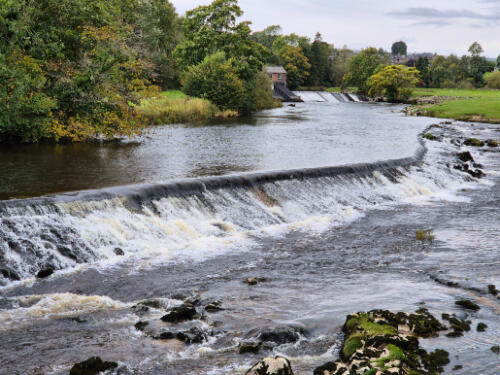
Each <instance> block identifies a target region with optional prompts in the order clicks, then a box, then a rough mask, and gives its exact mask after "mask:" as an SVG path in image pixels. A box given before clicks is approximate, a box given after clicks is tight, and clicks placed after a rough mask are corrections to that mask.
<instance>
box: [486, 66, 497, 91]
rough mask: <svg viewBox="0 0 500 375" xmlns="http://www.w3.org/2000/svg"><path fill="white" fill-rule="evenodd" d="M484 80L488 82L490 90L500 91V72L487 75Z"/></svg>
mask: <svg viewBox="0 0 500 375" xmlns="http://www.w3.org/2000/svg"><path fill="white" fill-rule="evenodd" d="M484 80H485V81H486V86H487V87H488V88H489V89H498V90H500V70H497V71H496V72H493V73H486V74H485V75H484Z"/></svg>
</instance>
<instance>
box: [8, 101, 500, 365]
mask: <svg viewBox="0 0 500 375" xmlns="http://www.w3.org/2000/svg"><path fill="white" fill-rule="evenodd" d="M394 109H397V107H387V106H371V105H364V104H339V105H336V104H331V103H330V104H329V103H317V104H316V103H306V104H303V105H301V106H299V107H297V108H296V109H291V108H285V109H280V110H276V111H270V112H266V113H264V114H260V115H259V116H257V117H256V119H254V120H253V121H254V122H255V124H251V125H249V124H247V125H242V126H236V125H227V124H226V125H221V126H213V127H208V128H191V127H180V126H179V127H164V128H158V129H155V132H157V135H160V136H159V137H157V136H155V137H153V138H152V139H144V140H143V143H141V144H140V145H131V146H126V147H125V148H120V147H118V146H101V147H97V148H95V146H91V147H90V148H89V149H87V151H86V152H84V153H83V154H84V155H86V156H85V158H84V160H90V159H92V158H100V157H102V158H103V159H102V160H107V161H108V162H103V163H101V164H99V163H97V166H98V167H96V170H97V169H99V168H100V169H99V170H100V173H96V176H100V177H102V179H98V178H97V177H92V173H93V172H92V171H88V168H85V166H82V165H80V164H78V163H77V160H78V159H79V158H82V157H83V156H82V152H76V153H75V154H70V155H73V159H72V160H73V161H74V162H75V163H77V165H78V168H80V170H81V171H82V172H81V173H80V174H85V173H86V176H87V178H83V177H82V176H79V173H75V181H74V182H75V185H67V184H62V185H60V187H58V186H56V185H53V184H48V185H43V184H42V182H40V181H44V180H43V179H42V177H39V178H40V179H39V178H38V177H36V176H33V175H31V174H30V173H28V172H27V171H28V170H25V173H26V176H25V178H26V179H28V180H29V179H31V181H33V184H35V182H34V181H39V182H38V184H42V185H41V186H43V189H41V190H39V191H43V192H49V191H60V190H66V189H68V190H72V189H75V188H76V187H71V188H70V187H69V186H78V188H82V187H88V188H97V187H98V186H108V185H113V184H124V183H126V184H128V183H132V182H148V183H152V182H162V183H166V185H163V187H162V188H158V189H152V188H147V189H146V188H142V187H135V188H123V189H119V190H115V191H114V193H113V194H99V193H93V194H91V195H87V196H83V195H70V196H62V197H57V198H54V199H41V200H39V199H35V200H19V201H9V202H0V269H4V270H9V271H10V272H11V275H12V274H15V275H17V276H18V277H19V278H20V279H21V281H13V280H8V279H7V278H6V277H3V278H2V277H1V276H0V285H3V286H2V288H1V289H0V291H1V295H0V363H1V366H0V374H40V373H43V374H67V373H68V370H69V368H70V367H71V365H72V364H73V363H75V362H80V361H82V360H85V359H87V358H88V357H90V356H94V355H99V356H101V357H102V358H103V359H105V360H113V361H117V362H118V363H119V368H118V369H117V370H116V371H115V372H114V374H144V375H146V374H166V375H171V374H172V375H173V374H175V375H177V374H179V375H180V374H200V375H201V374H203V375H219V374H243V373H244V372H245V371H246V369H247V368H248V367H250V366H251V365H252V364H253V363H254V362H255V361H256V360H257V359H258V358H259V357H260V356H262V355H265V354H270V353H274V354H283V355H286V356H287V357H288V358H290V359H291V361H292V366H293V368H294V371H295V373H296V374H298V375H306V374H309V375H310V374H312V370H313V369H314V368H315V367H317V366H319V365H322V364H324V363H325V362H327V361H330V360H333V359H335V358H336V357H337V355H338V349H339V348H340V345H341V343H342V336H341V327H342V324H343V323H344V321H345V317H346V315H347V314H349V313H352V312H356V311H363V310H371V309H377V308H384V309H391V310H394V311H397V310H401V311H414V310H416V309H417V308H419V307H422V306H425V307H427V308H428V309H429V310H430V311H431V312H432V313H433V314H435V315H436V316H438V317H439V316H440V315H441V313H443V312H448V313H456V314H457V315H459V316H461V317H465V316H467V318H468V319H470V320H472V322H473V330H472V331H471V332H468V333H466V334H465V336H464V337H461V338H457V339H450V338H445V337H443V338H439V339H431V340H424V341H423V343H424V345H425V346H426V347H428V348H429V349H431V348H436V347H439V348H444V349H446V350H448V351H449V352H450V353H451V356H450V357H451V359H452V363H451V364H450V365H449V366H447V368H446V372H445V373H446V374H451V373H453V374H458V375H470V374H475V375H479V374H484V375H495V374H499V373H500V357H499V356H497V355H495V354H494V353H492V352H491V351H490V347H492V346H494V345H498V344H500V319H499V316H500V315H499V314H500V303H499V300H498V299H496V298H494V297H493V296H492V295H490V294H488V292H487V285H489V284H495V285H497V288H499V289H500V252H499V247H498V240H499V238H500V237H499V234H498V229H499V228H500V211H499V208H500V184H499V182H500V152H499V151H500V150H498V149H491V148H487V147H485V148H481V149H470V151H471V153H472V154H473V156H474V158H475V159H476V162H478V163H481V164H482V165H483V167H482V168H483V169H484V171H485V172H486V173H487V177H486V178H485V179H482V180H477V179H473V178H471V177H470V176H469V175H468V174H466V173H463V172H459V171H457V170H455V169H454V168H453V165H454V164H456V163H457V156H456V154H457V152H459V151H464V150H466V149H467V148H466V147H463V146H460V144H459V143H457V141H463V139H464V138H466V137H469V136H475V137H478V138H480V139H491V138H500V132H499V131H498V128H495V127H494V126H491V125H475V126H471V125H470V124H463V123H454V124H452V125H444V126H442V127H440V128H433V129H432V130H431V131H432V132H433V133H434V134H436V135H438V136H440V137H442V138H441V142H429V141H425V143H424V145H425V148H426V150H427V152H426V153H425V155H423V154H421V153H419V152H418V150H419V148H420V147H421V144H420V141H419V137H418V134H419V133H420V132H421V131H422V130H423V129H424V128H425V127H426V126H428V125H430V124H431V123H432V120H431V119H414V118H404V117H401V115H400V114H398V113H393V112H392V110H394ZM325 119H327V120H328V121H326V120H325ZM323 120H325V121H323ZM389 134H390V136H388V135H389ZM160 140H162V142H164V144H161V142H160ZM175 145H178V147H179V149H177V148H176V147H174V146H175ZM208 145H211V146H210V147H208ZM203 146H206V147H203ZM81 147H84V146H81ZM86 147H87V146H86ZM47 150H50V151H46V152H47V154H50V157H48V159H47V160H49V159H51V158H53V157H55V156H54V155H55V149H53V148H51V149H47ZM88 150H94V151H88ZM95 150H99V152H95ZM103 150H108V151H106V152H105V151H103ZM141 150H142V151H141ZM3 152H5V151H3ZM14 154H15V152H14ZM129 154H130V158H131V159H130V160H137V163H136V164H134V163H131V162H130V161H129V162H127V161H126V160H127V159H126V157H125V155H129ZM3 155H4V156H3V158H11V159H10V160H15V158H16V157H14V156H13V153H6V154H5V153H4V154H3ZM67 155H68V153H67V152H64V153H63V155H62V156H61V160H63V158H66V157H68V156H67ZM90 155H94V156H92V157H91V156H90ZM96 155H99V156H96ZM103 155H104V156H103ZM106 155H107V156H106ZM132 155H134V157H132ZM148 155H149V156H150V157H149V158H148ZM151 155H154V156H151ZM160 155H163V157H160ZM42 157H43V155H40V158H42ZM402 158H406V159H404V160H399V161H398V160H392V161H390V162H389V161H388V160H389V159H402ZM80 160H81V159H80ZM111 160H114V161H115V163H116V164H113V163H111ZM359 162H363V163H368V164H365V166H364V167H362V168H361V167H360V168H355V169H352V170H340V169H332V170H329V171H328V173H327V172H324V173H322V174H318V175H316V176H315V175H314V174H309V175H308V176H307V177H300V175H299V174H297V173H296V174H294V175H290V176H287V178H281V179H276V178H275V179H269V178H270V177H271V176H272V174H267V175H266V176H267V177H266V178H268V179H267V180H266V179H261V180H250V182H251V183H250V182H249V183H239V184H234V180H231V181H233V182H232V183H229V182H228V181H230V180H227V179H226V180H224V179H219V180H217V179H216V180H210V181H212V182H210V184H208V183H206V185H205V186H206V189H202V190H193V189H191V190H186V186H187V185H185V184H177V185H174V184H172V183H169V182H168V181H166V180H168V179H169V178H170V177H186V176H204V175H213V174H221V173H222V174H224V173H235V172H239V171H247V170H275V169H290V168H295V169H298V168H304V167H319V166H325V165H329V166H332V165H339V164H347V163H359ZM52 164H54V165H56V164H55V163H54V162H52ZM18 165H23V163H21V164H18ZM113 165H115V167H116V168H117V169H118V170H120V168H121V173H118V172H116V174H115V175H113V174H112V172H111V170H112V169H113V168H112V167H111V166H113ZM75 168H76V167H75ZM213 168H215V169H213ZM35 169H36V168H35ZM56 169H57V168H54V169H53V171H56ZM61 170H62V169H59V172H58V173H61ZM106 171H108V172H109V173H108V172H106ZM133 171H135V173H134V172H133ZM214 171H217V172H214ZM342 171H343V172H342ZM54 173H55V172H54ZM127 173H130V174H127ZM41 175H42V176H43V174H41ZM113 176H114V177H113ZM127 176H128V177H127ZM283 176H286V174H284V175H283ZM18 180H19V179H18V178H13V179H12V181H13V182H12V183H11V186H14V185H16V184H20V182H19V181H18ZM71 181H73V180H71ZM95 181H98V182H97V184H98V185H96V182H95ZM203 181H205V182H207V181H208V180H201V182H203ZM214 181H215V182H214ZM217 181H219V182H217ZM242 181H245V178H242ZM85 184H87V185H85ZM101 184H102V185H101ZM17 186H22V185H17ZM26 186H28V185H26ZM1 187H2V188H3V189H5V191H6V194H7V195H9V196H11V195H12V194H13V193H12V191H10V190H8V189H7V188H5V186H3V184H2V186H1ZM174 187H175V188H174ZM183 189H184V190H183ZM28 191H29V189H27V188H26V191H25V192H24V193H23V194H28V195H30V194H35V195H36V194H37V193H36V191H37V190H32V191H30V192H28ZM124 192H128V193H126V194H125V193H124ZM70 198H71V199H70ZM420 229H432V230H433V233H434V235H435V237H436V239H435V241H434V242H433V243H422V242H419V241H416V239H415V232H416V231H417V230H420ZM116 248H120V249H121V250H123V252H124V254H125V255H124V256H117V255H116V254H115V253H114V250H115V249H116ZM46 266H53V267H55V268H56V269H57V272H56V273H55V275H53V276H51V277H50V278H49V279H47V280H36V279H35V278H34V277H33V275H35V274H36V272H38V271H39V270H40V269H42V268H44V267H46ZM248 277H256V278H266V279H267V281H266V282H262V283H260V284H258V285H257V286H249V285H247V284H244V283H243V282H242V280H244V279H246V278H248ZM436 279H440V280H443V281H444V284H446V282H454V283H457V287H448V286H446V285H444V284H441V283H438V282H436V281H435V280H436ZM179 293H180V294H184V295H191V294H193V293H197V294H199V295H200V296H201V298H202V300H204V301H211V300H220V301H221V302H222V307H223V308H224V310H223V311H220V312H215V313H205V317H204V318H203V319H202V320H200V321H195V322H189V323H183V324H181V325H180V326H170V325H169V324H167V323H162V322H160V321H159V318H160V317H161V316H163V315H164V314H165V313H166V311H168V310H169V309H171V308H172V307H173V306H175V305H178V304H179V303H180V302H179V301H178V300H176V299H175V298H174V297H175V295H176V294H179ZM460 298H468V299H472V300H474V301H475V302H476V303H478V304H479V305H480V306H481V310H480V311H479V312H473V313H471V312H465V311H464V310H460V309H457V308H456V306H455V301H456V300H457V299H460ZM146 299H154V300H156V301H157V302H159V304H160V307H159V308H149V309H148V311H145V309H141V308H137V307H134V306H137V304H138V303H140V301H143V300H146ZM157 307H158V306H157ZM75 318H77V319H75ZM140 320H141V321H148V322H150V329H151V330H152V332H153V331H154V332H162V331H165V330H168V329H177V328H184V329H189V328H192V327H193V326H197V327H198V328H200V330H201V331H203V332H205V333H206V334H207V341H205V342H203V343H201V344H195V345H190V346H189V345H184V344H181V343H179V342H175V340H174V341H161V340H154V339H152V338H151V334H149V333H148V331H146V332H144V333H142V332H139V331H138V330H136V329H135V328H134V325H135V324H136V323H137V322H138V321H140ZM478 322H484V323H486V324H487V325H488V329H487V331H486V332H485V333H478V332H476V330H475V327H476V325H477V323H478ZM276 327H288V328H290V327H294V328H295V329H300V332H301V335H300V339H299V341H297V342H296V343H289V344H283V345H278V346H276V347H275V348H274V349H272V350H271V351H270V352H267V353H266V352H264V353H261V354H259V355H252V354H246V355H240V354H238V353H237V347H238V343H239V342H241V341H242V340H245V339H249V338H252V337H255V336H256V335H258V333H259V332H261V331H262V330H264V329H266V328H276ZM455 365H462V366H463V369H462V370H459V371H453V372H452V370H451V369H452V368H453V367H454V366H455Z"/></svg>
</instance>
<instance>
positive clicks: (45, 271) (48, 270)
mask: <svg viewBox="0 0 500 375" xmlns="http://www.w3.org/2000/svg"><path fill="white" fill-rule="evenodd" d="M53 273H54V269H53V268H44V269H43V270H41V271H40V272H38V273H37V274H36V277H37V278H38V279H46V278H47V277H49V276H50V275H52V274H53Z"/></svg>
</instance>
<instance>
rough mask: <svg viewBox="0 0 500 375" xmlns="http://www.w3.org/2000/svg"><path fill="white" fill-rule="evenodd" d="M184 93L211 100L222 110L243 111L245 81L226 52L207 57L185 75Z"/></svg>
mask: <svg viewBox="0 0 500 375" xmlns="http://www.w3.org/2000/svg"><path fill="white" fill-rule="evenodd" d="M184 92H185V93H186V94H188V95H191V96H194V97H199V98H204V99H208V100H210V101H211V102H212V103H214V104H215V105H217V106H218V107H219V108H222V109H233V110H241V109H242V107H243V101H244V97H245V88H244V84H243V81H242V80H241V79H239V78H238V75H237V72H236V70H235V69H234V67H233V61H232V60H231V59H229V60H228V59H226V56H225V54H224V52H217V53H215V54H213V55H210V56H207V57H205V59H204V60H203V61H202V62H201V63H200V64H198V65H195V66H192V67H190V68H189V69H188V71H187V73H186V74H185V75H184Z"/></svg>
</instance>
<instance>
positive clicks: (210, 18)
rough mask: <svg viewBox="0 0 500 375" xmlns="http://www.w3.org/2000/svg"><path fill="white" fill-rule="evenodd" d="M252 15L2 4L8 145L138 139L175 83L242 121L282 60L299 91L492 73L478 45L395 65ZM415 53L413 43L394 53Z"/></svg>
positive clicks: (233, 10) (229, 4)
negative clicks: (149, 106)
mask: <svg viewBox="0 0 500 375" xmlns="http://www.w3.org/2000/svg"><path fill="white" fill-rule="evenodd" d="M242 15H243V12H242V10H241V8H240V7H239V5H238V1H237V0H215V1H213V2H212V3H211V4H209V5H204V6H199V7H196V8H195V9H193V10H190V11H188V12H187V13H186V14H185V15H184V16H182V17H181V16H179V15H178V14H177V13H176V10H175V8H174V6H173V5H172V3H171V2H170V1H168V0H3V1H2V2H1V3H0V80H1V82H2V85H1V86H0V141H9V140H15V141H24V142H37V141H40V140H50V141H88V140H95V139H113V138H115V137H123V136H132V135H134V134H137V133H140V131H141V129H142V128H144V127H145V126H146V125H147V120H146V119H144V118H143V117H142V116H141V115H140V114H139V111H137V110H136V108H137V106H138V105H140V103H141V101H143V100H145V99H148V98H154V97H156V96H158V95H159V93H160V91H162V90H166V89H174V88H175V89H178V88H181V89H182V90H183V91H184V92H185V93H186V94H188V95H190V96H193V97H199V98H204V99H208V100H210V101H211V102H212V103H214V104H216V105H217V106H218V107H219V108H220V109H223V110H224V109H230V110H236V111H238V112H239V113H241V114H246V113H249V112H252V111H256V110H260V109H264V108H270V107H272V106H274V105H275V101H274V99H273V93H272V90H271V82H270V80H269V78H268V77H267V75H266V74H265V73H264V70H263V68H264V66H265V65H282V66H283V67H284V68H285V69H286V70H287V72H288V83H289V86H290V88H292V89H296V88H298V87H301V86H309V87H318V86H324V87H329V86H341V87H344V88H345V87H357V88H358V90H359V91H360V92H362V93H365V94H372V95H375V94H376V93H377V92H378V93H380V91H381V90H382V91H383V92H384V93H385V92H389V93H393V94H394V95H396V96H401V95H403V96H404V95H406V93H407V87H406V86H407V85H410V84H413V82H414V81H415V80H417V82H416V84H420V85H425V86H428V87H444V86H451V85H456V86H460V87H461V86H464V85H468V84H470V85H472V86H474V87H481V86H482V85H484V84H485V82H487V81H488V76H487V75H486V76H485V73H488V72H490V71H491V70H493V67H494V66H493V65H492V64H491V63H490V62H488V61H487V60H486V59H484V57H482V56H481V54H482V48H480V46H479V45H475V46H474V48H472V47H471V48H472V49H471V51H470V55H468V56H464V57H462V58H461V59H459V58H457V57H455V56H449V57H441V56H438V57H436V58H434V59H433V61H429V60H425V58H422V59H419V60H418V61H416V62H415V64H414V66H411V64H407V65H410V66H407V67H403V68H401V66H400V65H399V66H400V67H399V68H391V64H392V62H391V53H389V52H386V51H384V50H383V49H375V48H367V49H365V50H363V51H361V52H358V53H356V52H354V51H352V50H350V49H349V48H347V47H342V48H335V47H334V46H333V45H332V44H329V43H327V42H325V41H324V40H323V38H322V36H321V34H319V33H318V34H317V35H316V36H315V38H314V39H313V40H312V41H311V40H310V39H309V38H307V37H303V36H299V35H296V34H289V35H285V34H283V32H282V29H281V27H280V26H269V27H267V28H266V29H264V30H262V31H257V32H254V31H252V29H251V23H250V22H247V21H240V18H241V16H242ZM406 51H407V48H406V45H405V44H404V42H398V43H395V45H394V46H393V48H392V53H393V54H398V55H404V54H406ZM497 65H500V57H499V61H497ZM417 70H418V71H419V72H420V74H418V72H417ZM401 75H402V76H403V78H404V79H403V78H402V77H401ZM391 77H392V78H391ZM490 78H491V77H490ZM391 80H396V81H398V80H399V81H398V82H401V84H400V86H401V87H399V88H398V87H396V86H394V85H393V86H391V84H392V83H391ZM490 80H491V79H490ZM393 94H391V95H393Z"/></svg>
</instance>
